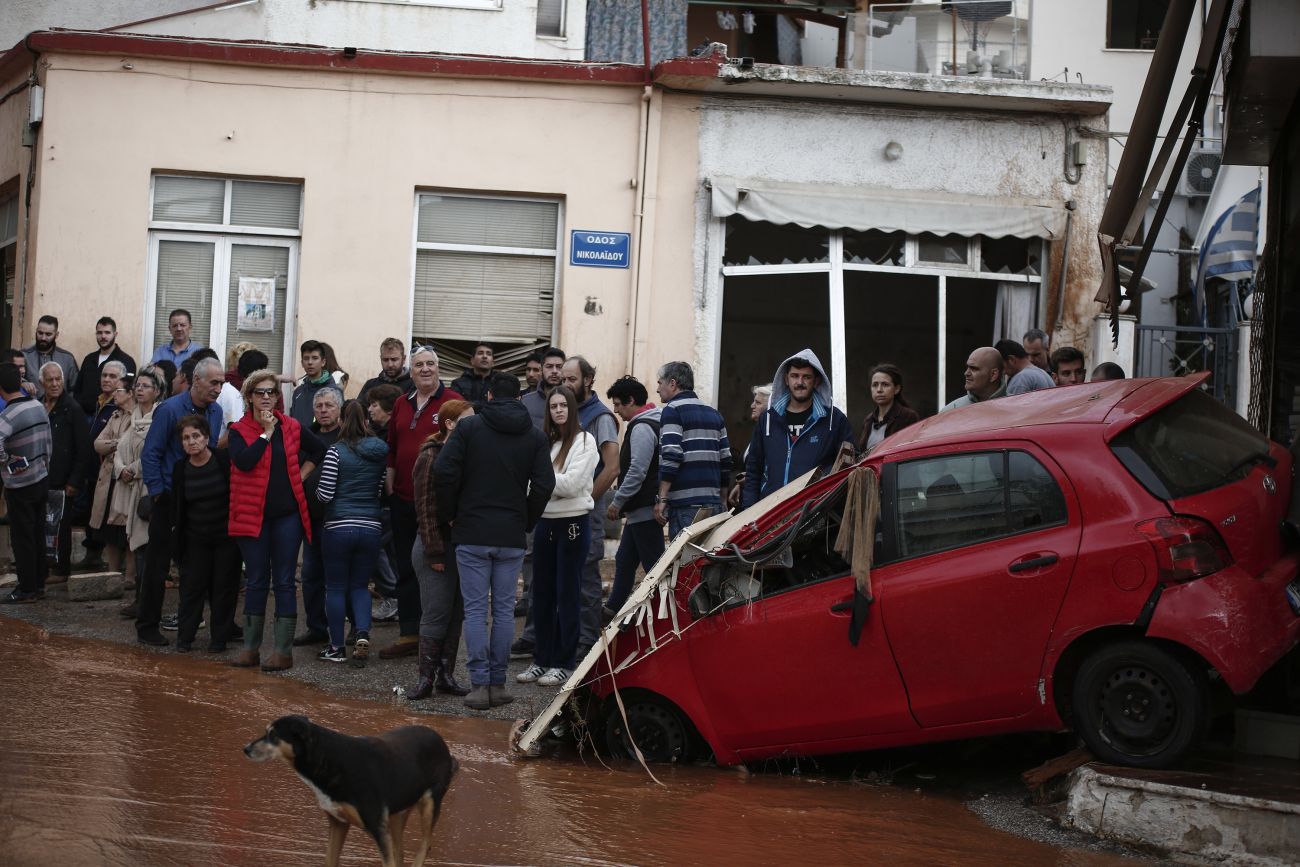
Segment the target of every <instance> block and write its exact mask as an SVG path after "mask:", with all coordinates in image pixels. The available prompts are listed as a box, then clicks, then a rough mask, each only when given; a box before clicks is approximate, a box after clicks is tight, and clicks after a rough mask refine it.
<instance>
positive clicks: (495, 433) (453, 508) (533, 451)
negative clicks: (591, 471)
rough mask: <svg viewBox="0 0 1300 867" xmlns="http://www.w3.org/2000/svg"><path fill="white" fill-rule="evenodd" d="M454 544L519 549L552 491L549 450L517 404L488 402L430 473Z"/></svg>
mask: <svg viewBox="0 0 1300 867" xmlns="http://www.w3.org/2000/svg"><path fill="white" fill-rule="evenodd" d="M433 474H434V483H435V486H436V489H437V496H438V515H439V517H441V518H445V519H446V520H448V521H451V522H452V531H451V538H452V541H453V542H455V543H456V544H457V545H488V546H500V547H505V548H523V547H524V536H525V534H526V533H528V532H529V531H531V530H532V529H533V526H534V525H535V524H536V523H537V519H538V518H540V517H541V516H542V511H543V510H544V509H545V508H546V502H547V501H548V500H549V499H550V498H551V491H552V490H554V489H555V470H554V469H553V468H552V467H551V446H550V443H548V442H547V441H546V435H545V434H543V433H542V432H541V431H539V430H538V429H537V428H535V427H533V420H532V417H531V416H529V415H528V410H527V409H525V408H524V405H523V404H522V403H520V402H519V401H517V400H493V401H489V402H487V403H486V404H484V405H483V409H482V411H481V412H480V413H479V414H478V415H473V416H470V417H469V418H463V419H462V420H461V421H460V422H459V423H458V424H457V425H456V429H455V430H453V431H452V432H451V436H450V437H448V439H447V444H446V445H444V446H443V447H442V453H441V454H440V455H438V462H437V463H436V464H435V465H434V469H433Z"/></svg>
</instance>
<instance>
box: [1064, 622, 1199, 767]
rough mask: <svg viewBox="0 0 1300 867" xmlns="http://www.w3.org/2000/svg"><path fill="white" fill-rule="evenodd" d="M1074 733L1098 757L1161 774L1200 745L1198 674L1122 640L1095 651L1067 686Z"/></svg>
mask: <svg viewBox="0 0 1300 867" xmlns="http://www.w3.org/2000/svg"><path fill="white" fill-rule="evenodd" d="M1073 692H1074V730H1075V733H1076V734H1078V735H1079V737H1080V738H1082V739H1083V742H1084V743H1085V744H1086V745H1087V746H1088V749H1090V750H1091V751H1092V753H1093V755H1095V756H1096V757H1097V758H1099V759H1101V760H1102V761H1104V762H1110V763H1112V764H1117V765H1128V766H1130V767H1135V768H1167V767H1169V766H1171V765H1175V764H1177V763H1178V762H1179V761H1181V760H1182V759H1183V758H1184V757H1185V756H1186V755H1187V753H1188V752H1190V751H1191V750H1192V749H1193V748H1195V747H1196V745H1197V744H1198V743H1200V741H1201V738H1202V736H1203V735H1204V734H1205V729H1206V726H1207V725H1208V722H1209V716H1210V702H1209V686H1208V684H1207V681H1206V678H1205V674H1204V672H1203V671H1200V670H1199V669H1196V668H1193V667H1192V666H1191V665H1189V664H1188V663H1187V662H1186V661H1184V659H1183V658H1182V657H1181V656H1179V655H1177V654H1175V653H1173V652H1171V651H1169V650H1167V649H1165V648H1164V647H1162V646H1160V645H1157V644H1154V643H1151V642H1144V641H1121V642H1117V643H1115V644H1108V645H1105V646H1104V647H1101V648H1100V649H1098V650H1096V651H1094V652H1093V653H1092V655H1091V656H1089V657H1088V658H1087V659H1085V660H1084V662H1083V665H1082V666H1080V668H1079V673H1078V676H1077V677H1076V678H1075V681H1074V691H1073Z"/></svg>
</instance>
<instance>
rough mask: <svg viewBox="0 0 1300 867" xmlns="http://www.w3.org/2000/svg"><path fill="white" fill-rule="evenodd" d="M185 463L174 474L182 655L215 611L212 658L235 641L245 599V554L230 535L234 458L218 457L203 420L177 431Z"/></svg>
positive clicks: (186, 421) (189, 419) (184, 422)
mask: <svg viewBox="0 0 1300 867" xmlns="http://www.w3.org/2000/svg"><path fill="white" fill-rule="evenodd" d="M176 427H177V436H179V437H180V438H181V448H182V449H183V450H184V451H185V459H184V460H180V461H177V462H176V467H175V469H174V470H173V471H172V520H173V521H174V523H175V526H176V531H175V534H174V535H173V537H172V552H173V556H174V557H175V558H176V561H177V562H178V563H180V564H181V601H180V610H179V612H178V614H177V618H176V619H177V632H176V650H177V652H179V653H188V652H189V650H190V647H191V645H192V644H193V643H194V633H195V632H197V631H198V628H199V622H200V621H201V620H202V619H203V603H204V602H205V601H206V602H207V603H208V606H209V608H210V611H209V613H208V622H209V623H210V624H212V626H211V627H210V629H209V630H208V631H209V635H210V638H209V641H208V653H221V652H223V651H225V649H226V642H228V641H229V640H230V632H231V629H232V628H233V626H234V622H235V601H236V598H237V597H238V595H239V548H238V547H236V545H235V543H234V542H233V541H232V540H231V538H230V536H229V535H228V534H227V532H226V522H227V520H228V519H229V517H230V456H229V455H228V454H227V453H226V451H225V450H224V449H223V450H220V451H216V452H214V451H212V449H211V448H209V447H208V440H209V439H210V438H211V436H212V429H211V427H209V425H208V420H207V419H205V418H204V417H203V416H201V415H187V416H185V417H184V418H182V419H181V420H180V422H179V423H178V424H177V425H176Z"/></svg>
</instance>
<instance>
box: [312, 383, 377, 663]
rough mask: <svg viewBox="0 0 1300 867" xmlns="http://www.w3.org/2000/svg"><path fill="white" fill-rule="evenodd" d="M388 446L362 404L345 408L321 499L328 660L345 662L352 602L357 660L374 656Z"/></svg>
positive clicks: (320, 490)
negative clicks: (373, 614)
mask: <svg viewBox="0 0 1300 867" xmlns="http://www.w3.org/2000/svg"><path fill="white" fill-rule="evenodd" d="M387 456H388V444H387V443H385V442H384V441H383V440H381V439H379V438H378V437H376V436H375V435H374V434H373V433H372V432H371V430H370V428H369V426H368V425H367V424H366V412H365V410H364V409H362V408H361V404H359V403H357V402H356V401H351V402H349V403H348V404H347V405H346V406H344V407H343V414H342V420H341V421H340V423H339V438H338V441H337V442H336V443H334V445H332V446H330V447H329V450H328V451H327V452H325V460H324V462H323V463H322V464H321V474H320V484H319V485H318V486H317V488H316V498H317V499H318V500H320V501H321V502H322V503H324V504H325V520H324V524H323V525H322V528H321V554H322V555H323V557H324V560H325V614H326V617H327V619H328V620H329V630H330V641H329V645H328V646H327V647H326V648H325V649H324V650H322V651H321V652H320V657H319V658H320V659H321V660H322V661H324V662H343V661H344V660H345V659H347V653H346V651H345V650H344V647H345V645H344V634H343V617H344V612H345V609H346V607H347V600H349V599H350V600H351V602H352V611H353V614H354V616H355V617H356V622H355V624H354V625H355V626H356V631H357V643H356V645H355V646H354V649H353V651H352V660H353V662H357V663H364V661H365V659H366V657H367V656H369V654H370V590H369V589H368V587H369V583H370V576H371V575H373V574H374V572H375V564H376V563H378V562H379V549H380V545H381V541H380V540H381V536H382V533H381V530H380V514H381V511H382V506H381V505H380V497H381V496H382V495H383V492H384V469H385V462H386V460H387Z"/></svg>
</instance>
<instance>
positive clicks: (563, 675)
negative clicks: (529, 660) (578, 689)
mask: <svg viewBox="0 0 1300 867" xmlns="http://www.w3.org/2000/svg"><path fill="white" fill-rule="evenodd" d="M533 667H534V668H536V666H533ZM572 675H573V672H572V671H569V670H568V669H567V668H551V669H547V671H546V674H543V675H542V676H541V677H539V678H537V685H538V686H564V683H565V681H567V680H568V679H569V678H570V677H571V676H572Z"/></svg>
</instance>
